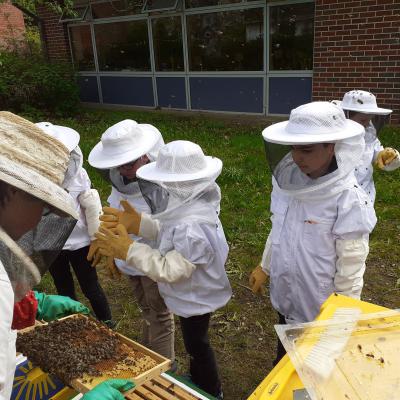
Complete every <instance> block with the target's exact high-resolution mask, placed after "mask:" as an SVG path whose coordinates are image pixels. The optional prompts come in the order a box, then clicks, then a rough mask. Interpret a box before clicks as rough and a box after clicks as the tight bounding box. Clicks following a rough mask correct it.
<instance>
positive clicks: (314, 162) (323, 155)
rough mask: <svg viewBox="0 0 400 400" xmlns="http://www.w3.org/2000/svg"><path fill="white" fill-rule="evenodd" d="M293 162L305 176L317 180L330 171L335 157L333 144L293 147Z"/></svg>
mask: <svg viewBox="0 0 400 400" xmlns="http://www.w3.org/2000/svg"><path fill="white" fill-rule="evenodd" d="M291 149H292V150H291V151H292V158H293V161H294V162H295V163H296V164H297V166H298V167H299V168H300V170H301V172H303V174H306V175H308V176H309V177H310V178H313V179H316V178H319V177H320V176H323V175H325V174H326V173H327V171H328V170H329V167H330V165H331V164H332V160H333V158H334V155H335V145H334V144H333V143H318V144H306V145H293V146H291Z"/></svg>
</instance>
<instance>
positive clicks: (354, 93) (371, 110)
mask: <svg viewBox="0 0 400 400" xmlns="http://www.w3.org/2000/svg"><path fill="white" fill-rule="evenodd" d="M340 106H341V107H342V108H343V110H348V111H356V112H360V113H363V114H373V115H388V114H390V113H391V112H392V110H390V109H389V108H381V107H378V105H377V103H376V97H375V96H374V95H373V94H372V93H370V92H366V91H364V90H351V91H350V92H347V93H345V94H344V96H343V100H342V102H341V103H340Z"/></svg>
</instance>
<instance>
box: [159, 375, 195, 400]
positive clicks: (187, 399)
mask: <svg viewBox="0 0 400 400" xmlns="http://www.w3.org/2000/svg"><path fill="white" fill-rule="evenodd" d="M153 380H154V381H156V382H158V383H159V384H160V385H162V386H164V387H166V388H168V389H169V390H170V391H173V392H174V393H175V395H176V396H177V399H179V400H198V397H195V396H193V395H192V394H191V393H188V392H186V390H184V389H182V388H181V387H180V386H178V385H177V384H176V383H173V382H171V381H169V380H168V379H165V378H163V377H162V376H159V377H157V378H153Z"/></svg>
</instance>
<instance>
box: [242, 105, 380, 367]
mask: <svg viewBox="0 0 400 400" xmlns="http://www.w3.org/2000/svg"><path fill="white" fill-rule="evenodd" d="M363 132H364V129H363V127H362V126H361V125H360V124H358V123H356V122H354V121H351V120H347V119H346V117H345V115H344V113H343V110H342V109H341V108H340V107H338V106H336V105H334V104H332V103H329V102H314V103H309V104H305V105H303V106H300V107H298V108H296V109H294V110H292V112H291V113H290V119H289V121H285V122H281V123H278V124H274V125H271V126H269V127H267V128H266V129H264V131H263V138H264V142H265V148H266V155H267V160H268V162H269V164H270V167H271V170H272V173H273V178H274V179H273V191H272V195H271V213H272V217H271V220H272V230H271V232H270V235H269V237H268V240H267V243H266V246H265V250H264V254H263V258H262V263H261V266H259V267H257V268H256V269H255V270H254V271H253V272H252V274H251V276H250V285H252V287H253V289H254V291H257V290H258V289H259V288H260V287H261V286H262V285H263V283H264V282H265V280H266V277H267V275H269V276H270V297H271V302H272V305H273V307H274V308H275V309H276V310H277V311H278V313H279V319H280V322H281V323H292V322H307V321H312V320H313V319H314V318H315V317H316V316H317V314H318V312H319V309H320V306H321V304H322V303H323V302H324V301H325V300H326V299H327V298H328V297H329V296H330V295H331V294H332V293H333V292H337V293H340V294H343V295H347V296H350V297H354V298H360V295H361V290H362V287H363V275H364V271H365V261H366V258H367V255H368V251H369V246H368V241H369V233H370V232H371V231H372V229H373V228H374V226H375V223H376V216H375V211H374V208H373V204H372V202H371V200H370V199H369V197H368V196H367V195H366V193H365V192H364V191H363V190H362V189H360V188H359V186H358V184H357V180H356V178H355V176H354V172H353V171H354V167H355V165H357V164H358V163H359V160H360V159H361V157H362V155H363V152H364V139H363ZM283 354H284V351H283V347H282V346H281V345H280V347H279V349H278V357H277V360H276V362H277V361H279V359H280V358H281V357H282V355H283Z"/></svg>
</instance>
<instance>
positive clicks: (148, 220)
mask: <svg viewBox="0 0 400 400" xmlns="http://www.w3.org/2000/svg"><path fill="white" fill-rule="evenodd" d="M140 216H141V220H140V227H139V236H141V237H142V238H145V239H148V240H156V239H157V237H158V233H159V232H160V223H159V222H158V221H157V220H156V219H153V218H152V217H151V216H150V215H149V214H146V213H141V214H140Z"/></svg>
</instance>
